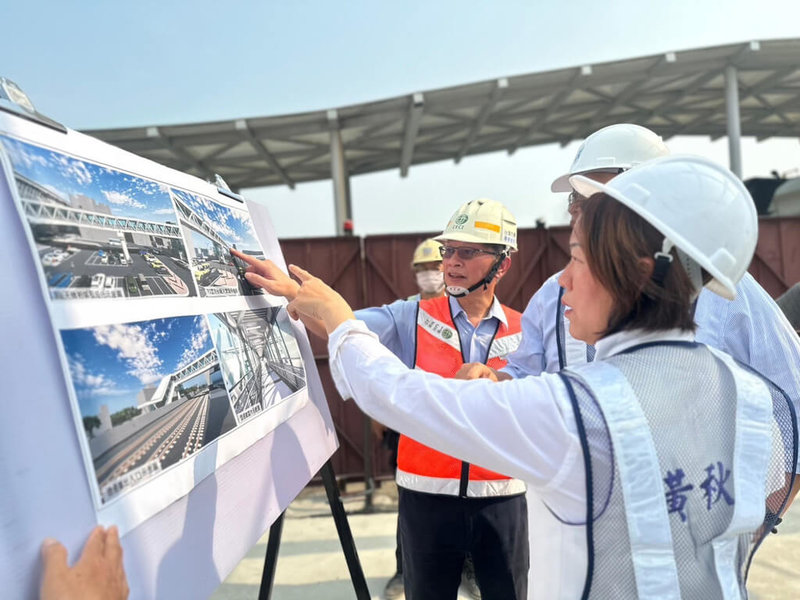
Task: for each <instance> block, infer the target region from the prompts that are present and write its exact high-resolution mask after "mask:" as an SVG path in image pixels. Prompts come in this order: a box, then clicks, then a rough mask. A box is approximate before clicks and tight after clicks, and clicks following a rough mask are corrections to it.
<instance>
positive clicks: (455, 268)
mask: <svg viewBox="0 0 800 600" xmlns="http://www.w3.org/2000/svg"><path fill="white" fill-rule="evenodd" d="M435 239H436V240H437V241H439V242H441V243H442V244H443V246H442V249H441V256H442V269H443V273H444V281H445V285H446V290H447V294H448V295H447V296H446V297H441V298H433V299H429V300H420V301H419V302H408V301H396V302H393V303H392V304H390V305H387V306H382V307H377V308H367V309H363V310H359V311H358V312H357V313H356V314H357V318H358V319H360V320H362V321H364V322H365V323H366V325H367V327H368V328H369V329H370V330H371V331H372V332H374V333H375V334H377V335H378V337H379V338H380V341H381V343H382V344H383V345H384V346H386V347H387V348H388V349H389V350H391V351H392V352H393V353H394V354H395V356H397V357H398V358H400V359H401V360H402V361H403V362H404V363H405V364H406V366H408V367H411V368H416V369H422V370H425V371H430V372H434V373H438V374H440V375H442V376H444V377H452V376H453V375H454V374H455V373H456V371H458V369H459V368H460V367H461V366H462V365H463V364H464V363H465V362H479V363H486V364H488V365H490V366H491V367H492V368H495V369H497V368H500V367H502V366H503V365H505V362H506V360H505V359H506V356H507V355H508V353H509V352H512V351H513V350H514V349H515V348H516V347H517V345H518V343H519V331H520V329H519V318H520V316H521V315H520V314H519V313H518V312H516V311H514V310H512V309H510V308H508V307H505V306H503V305H502V304H500V302H499V301H498V300H497V298H496V297H495V295H494V292H495V288H496V286H497V283H498V282H499V280H500V279H501V278H502V277H503V276H504V275H505V273H506V272H507V271H508V269H509V267H510V265H511V258H510V254H511V253H512V252H514V251H516V249H517V225H516V220H515V219H514V217H513V215H512V214H511V213H510V212H509V211H508V210H507V209H506V208H505V207H504V206H503V205H502V204H500V203H499V202H494V201H492V200H486V199H480V200H473V201H471V202H467V203H466V204H464V205H463V206H461V207H460V208H459V209H458V210H457V211H456V212H455V213H454V214H453V216H452V217H451V219H450V221H449V222H448V224H447V227H445V230H444V232H443V233H442V235H440V236H438V237H437V238H435ZM240 258H242V259H243V260H247V261H248V262H249V263H250V264H251V268H252V272H251V273H248V274H247V278H248V280H249V281H250V282H251V283H252V284H253V285H258V286H260V287H264V288H265V289H266V290H267V291H269V292H270V293H272V294H277V295H282V296H284V297H286V298H289V299H293V298H294V296H295V295H296V293H297V289H298V287H299V286H298V284H297V283H296V282H294V280H291V279H289V278H288V276H287V275H286V274H285V273H283V272H282V271H280V270H278V269H276V268H275V266H274V265H273V264H272V263H269V262H268V261H263V262H262V261H258V260H255V259H253V258H252V257H246V256H245V255H240ZM304 323H305V324H306V326H307V327H308V328H309V329H311V330H312V331H314V332H315V333H317V334H318V335H321V336H326V335H327V334H326V331H325V328H324V325H323V324H321V323H320V322H316V321H313V320H311V319H304ZM397 485H398V489H399V507H398V513H399V520H400V532H401V540H402V551H403V575H404V581H405V593H406V597H408V598H411V599H413V600H419V599H422V600H428V599H430V600H454V599H455V598H456V597H457V594H458V588H459V585H460V583H461V575H462V567H463V564H464V561H465V558H466V557H467V556H468V555H469V556H471V558H472V561H473V564H474V567H475V574H476V576H477V582H478V586H479V588H480V593H481V595H482V597H483V600H515V599H516V600H521V599H522V598H525V596H526V589H527V572H528V529H527V516H526V514H527V509H526V504H525V493H524V492H525V486H524V484H523V483H522V482H521V481H519V480H517V479H512V478H509V477H507V476H505V475H502V474H500V473H495V472H492V471H489V470H487V469H483V468H481V467H479V466H477V465H471V464H469V463H466V462H463V461H461V460H459V459H458V458H455V457H452V456H447V455H446V454H443V453H441V452H437V451H436V450H433V449H432V448H430V447H428V446H425V445H423V444H420V443H419V442H416V441H415V440H413V439H411V438H408V437H406V436H402V437H401V439H400V444H399V452H398V470H397Z"/></svg>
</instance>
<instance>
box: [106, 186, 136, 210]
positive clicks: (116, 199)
mask: <svg viewBox="0 0 800 600" xmlns="http://www.w3.org/2000/svg"><path fill="white" fill-rule="evenodd" d="M103 195H104V196H105V197H106V200H108V201H109V202H110V203H111V204H114V205H115V206H130V207H132V208H145V205H144V204H142V203H141V202H139V201H137V200H135V199H133V198H131V197H130V196H128V195H127V194H124V193H122V192H117V191H115V190H112V191H109V190H103Z"/></svg>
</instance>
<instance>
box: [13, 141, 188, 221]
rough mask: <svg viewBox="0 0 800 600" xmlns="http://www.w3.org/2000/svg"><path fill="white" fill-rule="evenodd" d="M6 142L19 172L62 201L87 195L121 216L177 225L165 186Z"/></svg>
mask: <svg viewBox="0 0 800 600" xmlns="http://www.w3.org/2000/svg"><path fill="white" fill-rule="evenodd" d="M2 141H3V145H4V146H5V147H6V150H7V151H8V155H9V157H10V158H11V162H12V164H13V165H14V170H15V171H16V172H18V173H20V174H21V175H23V176H25V177H27V178H28V179H31V180H33V181H35V182H37V183H39V184H40V185H43V186H44V187H46V188H48V189H49V190H50V191H52V192H54V193H55V194H56V195H57V196H59V197H60V198H61V199H62V200H65V201H67V202H69V201H70V198H71V197H72V196H73V195H83V196H88V197H89V198H92V199H93V200H94V201H95V202H98V203H101V204H105V205H106V206H108V207H109V208H110V209H111V213H112V214H113V215H114V216H117V217H129V218H136V219H143V220H145V221H157V222H159V223H164V222H166V221H171V222H172V223H176V222H177V217H176V215H175V209H174V208H173V206H172V200H170V197H169V193H168V192H167V190H166V188H165V187H164V186H162V185H161V184H158V183H156V182H154V181H148V180H146V179H142V178H141V177H135V176H133V175H129V174H127V173H122V172H121V171H117V170H114V169H110V168H108V167H103V166H100V165H96V164H94V163H90V162H86V161H83V160H78V159H76V158H73V157H71V156H68V155H66V154H62V153H60V152H55V151H52V150H48V149H46V148H41V147H39V146H35V145H33V144H28V143H25V142H21V141H19V140H16V139H13V138H9V137H3V138H2Z"/></svg>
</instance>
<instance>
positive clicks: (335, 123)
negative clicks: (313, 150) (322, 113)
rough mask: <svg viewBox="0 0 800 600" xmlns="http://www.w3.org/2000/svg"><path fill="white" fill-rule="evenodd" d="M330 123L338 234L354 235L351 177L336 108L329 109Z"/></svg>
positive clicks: (334, 204)
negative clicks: (348, 173)
mask: <svg viewBox="0 0 800 600" xmlns="http://www.w3.org/2000/svg"><path fill="white" fill-rule="evenodd" d="M328 125H329V126H330V134H331V179H332V181H333V206H334V215H335V219H336V235H352V234H353V230H352V223H353V221H352V219H353V210H352V207H351V205H350V178H349V177H348V175H347V163H346V162H345V157H344V145H343V144H342V134H341V132H340V131H339V116H338V114H337V112H336V111H335V110H329V111H328ZM346 225H347V226H346Z"/></svg>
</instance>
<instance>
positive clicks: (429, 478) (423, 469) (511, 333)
mask: <svg viewBox="0 0 800 600" xmlns="http://www.w3.org/2000/svg"><path fill="white" fill-rule="evenodd" d="M502 308H503V312H504V313H505V315H506V321H508V325H507V326H506V325H504V324H503V323H500V324H499V326H498V328H497V331H496V332H495V336H494V339H493V340H492V343H491V344H490V345H489V351H488V352H487V355H486V357H485V358H484V360H483V362H484V363H485V364H487V365H489V366H490V367H492V368H494V369H500V368H502V367H504V366H505V365H506V362H507V361H506V356H507V355H508V354H509V353H510V352H513V351H514V350H516V348H517V346H519V342H520V339H521V337H522V333H521V326H520V319H521V317H522V315H520V313H518V312H517V311H515V310H512V309H510V308H508V307H506V306H503V307H502ZM463 364H464V357H463V354H462V351H461V341H460V339H459V335H458V329H457V328H456V326H455V324H454V323H453V316H452V314H451V313H450V301H449V299H448V298H447V297H446V296H445V297H440V298H432V299H430V300H420V302H419V308H418V309H417V345H416V357H415V367H416V368H419V369H422V370H423V371H428V372H430V373H438V374H439V375H442V376H443V377H453V375H455V374H456V371H458V369H459V368H461V366H462V365H463ZM397 485H399V486H401V487H404V488H407V489H411V490H416V491H418V492H427V493H430V494H446V495H449V496H461V497H477V498H485V497H490V496H511V495H514V494H521V493H522V492H524V491H525V484H524V483H523V482H522V481H520V480H518V479H512V478H510V477H507V476H505V475H501V474H500V473H495V472H494V471H490V470H488V469H484V468H483V467H479V466H477V465H471V464H470V463H467V462H463V461H461V460H459V459H457V458H453V457H452V456H448V455H447V454H443V453H442V452H439V451H437V450H434V449H433V448H430V447H428V446H426V445H424V444H420V443H419V442H417V441H415V440H413V439H411V438H410V437H408V436H405V435H401V436H400V442H399V446H398V450H397Z"/></svg>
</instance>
